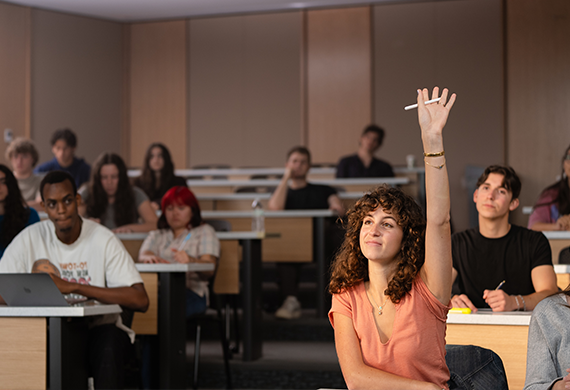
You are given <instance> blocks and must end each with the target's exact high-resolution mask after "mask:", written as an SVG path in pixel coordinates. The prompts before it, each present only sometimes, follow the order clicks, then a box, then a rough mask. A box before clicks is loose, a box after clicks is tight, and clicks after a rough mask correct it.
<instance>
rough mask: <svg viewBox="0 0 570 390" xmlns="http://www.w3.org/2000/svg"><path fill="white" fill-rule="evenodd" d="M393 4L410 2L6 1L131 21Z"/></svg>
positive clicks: (361, 0) (337, 0) (254, 0)
mask: <svg viewBox="0 0 570 390" xmlns="http://www.w3.org/2000/svg"><path fill="white" fill-rule="evenodd" d="M396 1H397V2H402V1H409V0H297V1H295V0H7V1H5V2H8V3H13V4H19V5H23V6H30V7H35V8H41V9H47V10H52V11H59V12H65V13H70V14H75V15H84V16H90V17H94V18H101V19H108V20H114V21H120V22H132V21H145V20H160V19H181V18H187V17H196V16H206V15H220V14H233V13H245V12H267V11H277V10H292V9H300V8H318V7H331V6H351V5H362V4H376V3H387V2H396ZM415 1H418V0H415ZM419 1H421V0H419Z"/></svg>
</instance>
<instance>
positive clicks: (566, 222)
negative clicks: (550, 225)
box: [556, 214, 570, 230]
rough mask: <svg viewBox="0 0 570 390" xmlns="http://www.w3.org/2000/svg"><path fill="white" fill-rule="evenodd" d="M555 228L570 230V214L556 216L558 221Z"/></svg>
mask: <svg viewBox="0 0 570 390" xmlns="http://www.w3.org/2000/svg"><path fill="white" fill-rule="evenodd" d="M556 230H570V214H567V215H563V216H561V217H560V218H558V221H556Z"/></svg>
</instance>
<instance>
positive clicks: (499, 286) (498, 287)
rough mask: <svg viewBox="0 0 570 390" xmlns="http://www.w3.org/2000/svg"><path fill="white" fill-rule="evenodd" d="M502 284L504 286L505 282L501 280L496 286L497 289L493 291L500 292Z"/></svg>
mask: <svg viewBox="0 0 570 390" xmlns="http://www.w3.org/2000/svg"><path fill="white" fill-rule="evenodd" d="M503 284H505V281H504V280H503V281H502V282H501V283H499V285H498V286H497V288H496V289H495V291H497V290H500V289H501V287H503Z"/></svg>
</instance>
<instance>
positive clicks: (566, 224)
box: [530, 215, 570, 232]
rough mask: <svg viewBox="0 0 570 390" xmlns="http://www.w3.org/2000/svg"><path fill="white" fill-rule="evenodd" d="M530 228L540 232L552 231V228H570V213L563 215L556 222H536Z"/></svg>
mask: <svg viewBox="0 0 570 390" xmlns="http://www.w3.org/2000/svg"><path fill="white" fill-rule="evenodd" d="M530 229H532V230H536V231H539V232H545V231H552V230H570V215H563V216H561V217H560V218H558V220H557V221H556V222H555V223H548V222H535V223H533V224H532V226H530Z"/></svg>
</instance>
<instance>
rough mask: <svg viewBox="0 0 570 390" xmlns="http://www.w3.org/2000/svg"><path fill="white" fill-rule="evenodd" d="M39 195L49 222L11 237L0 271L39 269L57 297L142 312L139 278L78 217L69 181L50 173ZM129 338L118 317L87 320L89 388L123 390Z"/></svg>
mask: <svg viewBox="0 0 570 390" xmlns="http://www.w3.org/2000/svg"><path fill="white" fill-rule="evenodd" d="M40 192H41V195H42V206H43V207H44V209H45V210H46V213H47V214H48V217H49V220H46V221H42V222H38V223H36V224H34V225H31V226H29V227H27V228H26V229H24V230H23V231H22V232H21V233H20V234H19V235H18V236H16V238H14V240H13V241H12V243H11V244H10V245H9V246H8V248H7V249H6V252H5V253H4V257H3V258H2V261H0V272H1V273H29V272H34V271H36V270H38V269H41V270H45V271H47V272H48V273H50V276H51V277H52V279H53V280H54V282H55V284H56V285H57V287H58V288H59V290H60V291H61V293H62V294H80V295H83V296H85V297H87V298H93V299H96V300H98V301H99V302H102V303H108V304H118V305H121V306H122V307H124V308H127V309H131V310H134V311H141V312H144V311H146V310H147V308H148V304H149V301H148V296H147V294H146V291H145V288H144V285H143V283H142V279H141V277H140V275H139V273H138V271H137V269H136V268H135V264H134V262H133V260H132V259H131V257H130V256H129V254H128V253H127V251H126V250H125V248H124V247H123V245H122V244H121V242H120V241H119V239H118V238H117V237H116V236H115V234H113V232H111V231H110V230H109V229H107V228H105V227H104V226H101V225H99V224H98V223H95V222H93V221H89V220H84V219H81V217H80V216H79V214H78V211H77V207H78V202H79V195H77V188H76V186H75V181H74V180H73V177H72V176H71V175H69V174H68V173H67V172H63V171H52V172H50V173H48V174H47V175H46V176H45V177H44V179H43V180H42V182H41V184H40ZM0 301H2V303H3V300H0ZM129 335H132V336H134V333H133V332H132V330H130V329H128V328H127V327H125V326H124V325H123V324H122V321H121V317H120V316H119V315H118V314H116V315H110V316H97V317H95V318H94V319H93V322H92V323H91V324H90V329H89V334H88V337H89V340H88V349H89V350H88V351H87V353H88V356H89V368H90V376H92V377H93V378H94V384H95V388H110V389H116V388H122V387H123V380H124V378H123V376H124V363H125V361H124V358H125V350H126V347H127V346H128V342H129ZM131 341H133V339H132V337H131Z"/></svg>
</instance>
